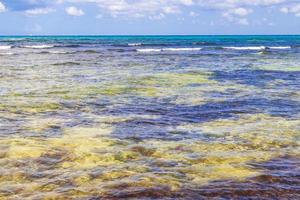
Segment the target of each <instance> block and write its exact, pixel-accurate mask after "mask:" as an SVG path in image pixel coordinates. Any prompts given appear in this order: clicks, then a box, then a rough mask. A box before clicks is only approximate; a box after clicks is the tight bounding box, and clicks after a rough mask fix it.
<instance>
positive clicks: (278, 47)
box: [222, 46, 292, 51]
mask: <svg viewBox="0 0 300 200" xmlns="http://www.w3.org/2000/svg"><path fill="white" fill-rule="evenodd" d="M222 48H223V49H230V50H259V51H261V50H267V49H274V50H285V49H291V48H292V47H291V46H248V47H222Z"/></svg>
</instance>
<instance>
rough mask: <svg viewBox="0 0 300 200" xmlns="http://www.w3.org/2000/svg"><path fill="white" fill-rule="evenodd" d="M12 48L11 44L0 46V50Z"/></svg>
mask: <svg viewBox="0 0 300 200" xmlns="http://www.w3.org/2000/svg"><path fill="white" fill-rule="evenodd" d="M7 49H11V46H8V45H5V46H0V50H7Z"/></svg>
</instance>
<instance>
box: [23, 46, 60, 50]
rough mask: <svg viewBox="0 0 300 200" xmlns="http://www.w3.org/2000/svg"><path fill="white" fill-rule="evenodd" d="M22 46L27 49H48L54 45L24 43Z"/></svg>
mask: <svg viewBox="0 0 300 200" xmlns="http://www.w3.org/2000/svg"><path fill="white" fill-rule="evenodd" d="M21 47H22V48H28V49H50V48H53V47H55V46H54V45H25V46H21Z"/></svg>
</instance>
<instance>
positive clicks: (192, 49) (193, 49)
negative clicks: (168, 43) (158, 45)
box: [162, 47, 202, 51]
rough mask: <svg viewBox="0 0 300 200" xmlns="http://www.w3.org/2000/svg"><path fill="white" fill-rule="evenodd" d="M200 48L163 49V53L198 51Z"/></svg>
mask: <svg viewBox="0 0 300 200" xmlns="http://www.w3.org/2000/svg"><path fill="white" fill-rule="evenodd" d="M201 49H202V48H199V47H198V48H164V49H162V50H163V51H200V50H201Z"/></svg>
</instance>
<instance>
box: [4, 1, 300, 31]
mask: <svg viewBox="0 0 300 200" xmlns="http://www.w3.org/2000/svg"><path fill="white" fill-rule="evenodd" d="M0 34H1V35H11V34H14V35H23V34H34V35H45V34H48V35H50V34H55V35H57V34H82V35H87V34H126V35H127V34H129V35H130V34H300V0H0Z"/></svg>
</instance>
